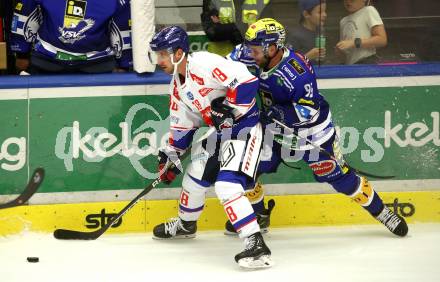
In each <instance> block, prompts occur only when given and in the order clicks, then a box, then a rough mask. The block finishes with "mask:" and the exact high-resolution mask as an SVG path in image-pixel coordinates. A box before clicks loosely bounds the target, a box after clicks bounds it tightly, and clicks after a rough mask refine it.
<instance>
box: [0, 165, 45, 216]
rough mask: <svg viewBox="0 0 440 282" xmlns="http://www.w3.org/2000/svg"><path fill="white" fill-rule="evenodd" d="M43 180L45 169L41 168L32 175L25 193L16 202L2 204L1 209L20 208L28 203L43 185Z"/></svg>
mask: <svg viewBox="0 0 440 282" xmlns="http://www.w3.org/2000/svg"><path fill="white" fill-rule="evenodd" d="M43 179H44V169H43V168H41V167H39V168H37V169H36V170H35V171H34V173H33V174H32V177H31V179H30V180H29V183H28V184H27V186H26V188H25V189H24V191H23V192H22V193H21V194H20V195H19V196H18V197H17V198H15V199H14V200H12V201H10V202H8V203H4V204H0V209H7V208H13V207H18V206H21V205H23V204H24V203H26V202H27V201H28V200H29V199H30V198H31V197H32V196H33V195H34V194H35V192H36V191H37V190H38V188H39V187H40V185H41V183H42V182H43Z"/></svg>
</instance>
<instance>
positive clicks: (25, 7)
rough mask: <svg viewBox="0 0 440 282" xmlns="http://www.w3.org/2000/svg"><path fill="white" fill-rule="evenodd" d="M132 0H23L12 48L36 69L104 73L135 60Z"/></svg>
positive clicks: (23, 66) (20, 63)
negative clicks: (131, 17)
mask: <svg viewBox="0 0 440 282" xmlns="http://www.w3.org/2000/svg"><path fill="white" fill-rule="evenodd" d="M129 20H130V0H107V1H93V0H92V1H90V0H89V1H87V2H86V1H79V0H65V1H63V0H59V1H51V0H18V1H16V3H15V9H14V17H13V19H12V28H11V41H10V48H11V50H12V51H13V52H15V56H16V69H17V71H18V72H21V71H27V72H29V73H31V74H41V73H44V74H49V73H105V72H112V71H124V70H128V69H129V68H130V66H131V64H132V55H131V38H130V27H129Z"/></svg>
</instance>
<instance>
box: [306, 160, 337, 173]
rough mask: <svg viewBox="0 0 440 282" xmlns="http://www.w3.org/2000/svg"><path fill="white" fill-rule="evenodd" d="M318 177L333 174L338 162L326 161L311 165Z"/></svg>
mask: <svg viewBox="0 0 440 282" xmlns="http://www.w3.org/2000/svg"><path fill="white" fill-rule="evenodd" d="M309 166H310V168H311V169H312V170H313V173H314V174H315V175H316V176H326V175H329V174H331V173H332V172H333V171H334V170H335V169H336V162H335V161H332V160H325V161H320V162H316V163H312V164H310V165H309Z"/></svg>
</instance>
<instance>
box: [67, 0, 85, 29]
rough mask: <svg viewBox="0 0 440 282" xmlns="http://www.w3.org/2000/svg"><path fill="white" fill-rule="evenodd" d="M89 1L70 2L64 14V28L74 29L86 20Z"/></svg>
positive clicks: (70, 0) (74, 0) (69, 0)
mask: <svg viewBox="0 0 440 282" xmlns="http://www.w3.org/2000/svg"><path fill="white" fill-rule="evenodd" d="M86 9H87V1H82V0H68V1H66V10H65V12H64V27H72V26H76V25H78V23H79V22H80V21H81V20H83V19H84V17H85V15H86Z"/></svg>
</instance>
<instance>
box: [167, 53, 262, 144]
mask: <svg viewBox="0 0 440 282" xmlns="http://www.w3.org/2000/svg"><path fill="white" fill-rule="evenodd" d="M176 79H178V78H177V76H174V77H173V79H172V80H171V83H170V133H171V134H170V140H169V141H170V142H169V144H170V145H171V146H173V147H174V148H175V149H176V150H185V149H186V148H187V147H188V146H189V145H190V144H191V141H192V136H193V134H194V132H195V130H196V129H197V128H199V127H201V126H203V124H204V123H205V124H207V125H208V126H213V123H212V120H211V102H212V100H214V99H215V98H218V97H221V96H223V97H226V99H225V102H224V103H225V104H227V105H229V106H231V107H232V108H233V109H234V112H233V114H234V116H235V120H236V122H237V123H242V125H244V126H252V125H254V124H256V122H258V107H257V105H256V94H257V91H258V79H257V78H256V77H255V76H253V75H252V74H251V73H250V72H249V71H248V69H247V68H246V66H245V65H244V64H242V63H239V62H234V61H230V60H226V59H225V58H223V57H221V56H219V55H216V54H212V53H209V52H195V53H193V54H189V55H188V60H187V65H186V75H185V82H184V83H183V84H180V83H179V82H178V81H176ZM247 123H249V124H247Z"/></svg>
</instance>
